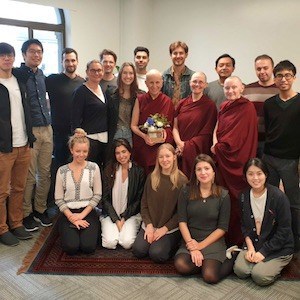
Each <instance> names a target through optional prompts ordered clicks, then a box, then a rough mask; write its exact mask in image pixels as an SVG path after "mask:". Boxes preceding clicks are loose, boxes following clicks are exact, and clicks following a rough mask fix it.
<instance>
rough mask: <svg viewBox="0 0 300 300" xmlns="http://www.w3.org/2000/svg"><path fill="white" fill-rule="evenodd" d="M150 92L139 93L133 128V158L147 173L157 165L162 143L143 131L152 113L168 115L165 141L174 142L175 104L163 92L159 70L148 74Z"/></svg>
mask: <svg viewBox="0 0 300 300" xmlns="http://www.w3.org/2000/svg"><path fill="white" fill-rule="evenodd" d="M145 82H146V85H147V87H148V89H149V91H148V93H146V94H140V95H138V97H137V99H136V102H135V105H134V108H133V113H132V121H131V129H132V131H133V159H134V161H135V162H136V163H137V164H138V165H139V166H141V167H143V168H144V170H145V173H146V174H149V173H150V172H152V171H153V168H154V166H155V161H156V156H157V149H158V147H159V146H160V145H161V142H160V143H157V142H153V141H152V140H151V139H150V138H149V136H148V135H147V133H145V132H143V131H141V129H140V126H141V125H143V124H144V123H145V122H146V120H147V119H148V118H149V116H150V115H154V114H156V113H160V114H162V115H164V116H165V117H167V119H168V121H169V124H170V127H167V128H165V132H164V141H163V142H162V143H164V142H166V143H171V144H172V143H173V135H172V128H173V120H174V105H173V103H172V100H171V99H170V98H169V97H168V96H167V95H165V94H163V93H162V92H161V88H162V85H163V81H162V75H161V73H160V72H159V71H157V70H150V71H149V72H148V73H147V74H146V81H145Z"/></svg>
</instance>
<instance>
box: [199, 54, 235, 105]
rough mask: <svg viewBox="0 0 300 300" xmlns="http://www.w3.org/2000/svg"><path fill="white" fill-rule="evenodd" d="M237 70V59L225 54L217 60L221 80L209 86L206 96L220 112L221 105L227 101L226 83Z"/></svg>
mask: <svg viewBox="0 0 300 300" xmlns="http://www.w3.org/2000/svg"><path fill="white" fill-rule="evenodd" d="M234 68H235V59H234V58H233V57H231V56H230V55H229V54H223V55H221V56H220V57H218V58H217V60H216V67H215V70H216V72H217V73H218V75H219V79H218V80H215V81H212V82H210V83H209V84H208V86H207V88H206V89H205V90H204V95H206V96H208V98H210V99H211V100H213V101H214V102H215V103H216V106H217V108H218V110H219V109H220V104H221V103H222V102H224V101H225V100H226V97H225V94H224V90H223V86H224V81H225V80H226V79H227V78H228V77H230V76H231V74H232V73H233V71H234Z"/></svg>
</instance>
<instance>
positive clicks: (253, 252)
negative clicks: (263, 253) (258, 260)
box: [245, 249, 255, 262]
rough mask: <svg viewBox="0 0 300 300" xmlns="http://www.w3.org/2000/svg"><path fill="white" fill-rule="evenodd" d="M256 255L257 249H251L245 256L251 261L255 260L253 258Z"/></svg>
mask: <svg viewBox="0 0 300 300" xmlns="http://www.w3.org/2000/svg"><path fill="white" fill-rule="evenodd" d="M254 256H255V250H254V249H250V250H248V251H247V252H246V254H245V258H246V260H248V261H249V262H254V261H253V258H254Z"/></svg>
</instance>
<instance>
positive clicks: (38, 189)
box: [23, 125, 53, 218]
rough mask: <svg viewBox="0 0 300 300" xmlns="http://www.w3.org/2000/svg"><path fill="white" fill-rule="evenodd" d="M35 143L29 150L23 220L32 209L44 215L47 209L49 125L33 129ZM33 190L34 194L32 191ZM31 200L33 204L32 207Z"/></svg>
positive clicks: (51, 137) (51, 135) (51, 141)
mask: <svg viewBox="0 0 300 300" xmlns="http://www.w3.org/2000/svg"><path fill="white" fill-rule="evenodd" d="M32 131H33V134H34V136H35V137H36V139H37V140H36V141H35V142H34V144H33V149H31V162H30V168H29V173H28V177H27V182H26V189H25V194H24V203H23V209H24V218H26V217H27V216H29V215H30V214H31V213H32V211H33V209H34V210H36V211H37V212H39V213H44V211H45V210H46V209H47V197H48V192H49V188H50V167H51V161H52V151H53V132H52V127H51V125H49V126H42V127H33V128H32ZM34 188H35V194H34V195H33V191H34ZM32 199H34V203H33V206H34V208H33V207H32Z"/></svg>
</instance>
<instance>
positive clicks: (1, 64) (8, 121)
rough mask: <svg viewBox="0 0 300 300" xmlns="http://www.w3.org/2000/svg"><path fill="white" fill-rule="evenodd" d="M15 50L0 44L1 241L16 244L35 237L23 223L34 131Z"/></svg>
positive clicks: (6, 243)
mask: <svg viewBox="0 0 300 300" xmlns="http://www.w3.org/2000/svg"><path fill="white" fill-rule="evenodd" d="M14 61H15V49H14V48H13V47H12V46H11V45H9V44H7V43H0V99H1V101H0V124H1V130H0V178H1V179H0V242H1V243H3V244H5V245H8V246H16V245H18V244H19V239H20V240H26V239H29V238H31V237H32V235H31V234H30V233H28V232H27V231H26V230H25V229H24V226H23V193H24V189H25V184H26V178H27V174H28V169H29V164H30V148H29V146H31V147H32V144H33V142H34V141H35V138H34V136H33V134H32V127H31V118H30V110H29V106H28V103H27V99H26V98H25V97H26V96H25V95H26V89H25V85H24V84H22V83H21V82H19V81H18V80H17V79H16V77H15V76H14V74H13V72H12V68H13V63H14Z"/></svg>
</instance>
